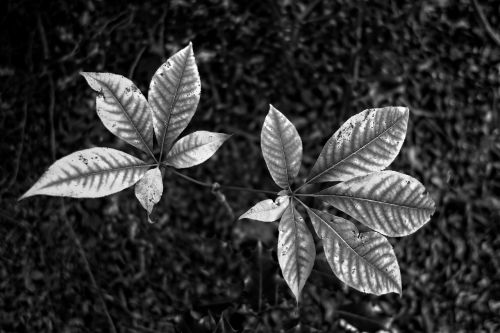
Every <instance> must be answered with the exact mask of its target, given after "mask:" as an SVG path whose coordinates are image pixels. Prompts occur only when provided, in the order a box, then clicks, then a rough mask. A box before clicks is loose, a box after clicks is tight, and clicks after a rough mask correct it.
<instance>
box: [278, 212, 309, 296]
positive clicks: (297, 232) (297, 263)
mask: <svg viewBox="0 0 500 333" xmlns="http://www.w3.org/2000/svg"><path fill="white" fill-rule="evenodd" d="M315 258H316V248H315V246H314V239H313V237H312V235H311V232H310V231H309V229H308V228H307V225H306V223H305V222H304V218H302V216H300V214H299V212H298V211H297V210H296V208H295V207H294V205H293V202H292V203H290V204H289V205H288V207H287V208H286V209H285V212H284V213H283V215H282V216H281V221H280V224H279V235H278V261H279V264H280V267H281V272H282V273H283V277H284V278H285V281H286V283H287V284H288V287H289V288H290V289H291V290H292V292H293V294H294V295H295V298H296V299H297V303H298V302H299V298H300V293H301V291H302V288H303V287H304V285H305V283H306V281H307V278H308V277H309V275H310V274H311V270H312V268H313V266H314V259H315Z"/></svg>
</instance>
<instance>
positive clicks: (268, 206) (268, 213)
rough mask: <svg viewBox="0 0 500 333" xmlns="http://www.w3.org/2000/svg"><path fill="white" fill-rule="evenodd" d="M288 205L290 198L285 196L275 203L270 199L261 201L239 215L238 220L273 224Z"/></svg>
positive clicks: (277, 199)
mask: <svg viewBox="0 0 500 333" xmlns="http://www.w3.org/2000/svg"><path fill="white" fill-rule="evenodd" d="M289 203H290V198H289V197H287V196H280V197H278V198H276V200H275V201H273V200H271V199H267V200H263V201H261V202H258V203H257V204H256V205H255V206H253V207H252V208H250V209H249V210H248V211H247V212H246V213H245V214H243V215H241V216H240V217H239V219H238V220H241V219H252V220H258V221H262V222H273V221H276V220H278V219H279V218H280V217H281V216H282V215H283V212H284V211H285V209H286V208H287V207H288V204H289Z"/></svg>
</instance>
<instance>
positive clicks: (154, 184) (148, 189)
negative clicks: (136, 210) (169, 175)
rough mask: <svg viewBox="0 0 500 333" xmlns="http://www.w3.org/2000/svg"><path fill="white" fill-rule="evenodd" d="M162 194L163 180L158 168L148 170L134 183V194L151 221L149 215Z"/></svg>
mask: <svg viewBox="0 0 500 333" xmlns="http://www.w3.org/2000/svg"><path fill="white" fill-rule="evenodd" d="M162 194H163V180H162V176H161V171H160V169H159V168H154V169H151V170H148V172H146V174H145V175H144V177H142V178H141V180H139V181H138V182H137V184H135V196H136V197H137V200H139V202H140V203H141V205H142V207H144V209H145V210H146V211H147V212H148V221H149V222H150V223H152V221H151V219H150V218H149V216H150V215H151V212H152V211H153V207H154V205H156V204H157V203H158V202H159V201H160V199H161V195H162Z"/></svg>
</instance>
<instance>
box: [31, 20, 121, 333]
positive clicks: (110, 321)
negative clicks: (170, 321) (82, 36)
mask: <svg viewBox="0 0 500 333" xmlns="http://www.w3.org/2000/svg"><path fill="white" fill-rule="evenodd" d="M37 27H38V32H39V34H40V39H41V42H42V49H43V58H44V61H43V68H42V75H44V74H45V75H47V77H48V80H49V88H50V94H49V98H50V100H49V124H50V151H51V154H52V159H53V160H55V158H56V140H55V128H54V109H55V98H56V97H55V96H56V95H55V85H54V79H53V77H52V73H51V72H49V71H48V69H47V60H48V59H50V50H49V46H48V42H47V36H46V34H45V28H44V26H43V22H42V18H41V17H40V15H38V16H37ZM61 218H62V219H63V220H64V223H65V224H66V227H67V228H68V230H69V233H70V236H71V238H72V239H73V241H74V242H75V244H76V247H77V248H78V252H79V254H80V257H81V258H82V260H83V263H84V265H85V269H86V271H87V273H88V275H89V277H90V282H91V283H92V286H93V287H94V289H95V290H96V291H97V295H98V297H99V300H100V302H101V303H102V306H103V309H104V313H105V315H106V318H107V320H108V324H109V327H110V330H111V333H116V332H117V331H116V327H115V324H114V322H113V319H112V318H111V315H110V314H109V311H108V307H107V305H106V302H105V301H104V297H103V296H102V292H101V289H100V288H99V286H98V285H97V282H96V280H95V277H94V274H93V273H92V269H91V268H90V264H89V261H88V259H87V255H86V254H85V249H84V248H83V246H82V243H81V242H80V239H79V238H78V235H77V234H76V232H75V229H73V226H72V225H71V223H70V222H69V221H68V218H67V216H66V207H65V205H64V200H63V199H62V198H61Z"/></svg>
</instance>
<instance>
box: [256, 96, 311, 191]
mask: <svg viewBox="0 0 500 333" xmlns="http://www.w3.org/2000/svg"><path fill="white" fill-rule="evenodd" d="M260 144H261V148H262V154H263V155H264V160H265V161H266V165H267V168H268V169H269V172H270V173H271V177H273V180H274V182H275V183H276V184H277V185H278V186H280V187H281V188H288V187H289V186H290V183H291V182H292V180H293V178H295V176H297V174H298V173H299V169H300V164H301V162H302V140H301V139H300V136H299V133H297V129H296V128H295V126H293V124H292V123H291V122H290V120H288V119H287V118H286V117H285V116H284V115H283V114H282V113H281V112H279V111H278V110H276V109H275V108H274V107H273V106H272V105H271V106H270V108H269V112H268V114H267V116H266V119H265V121H264V125H263V127H262V132H261V138H260Z"/></svg>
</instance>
